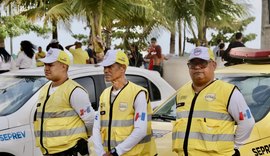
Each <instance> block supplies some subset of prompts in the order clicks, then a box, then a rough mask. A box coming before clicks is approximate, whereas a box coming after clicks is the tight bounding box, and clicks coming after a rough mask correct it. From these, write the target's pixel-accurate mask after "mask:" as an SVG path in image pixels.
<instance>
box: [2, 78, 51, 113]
mask: <svg viewBox="0 0 270 156" xmlns="http://www.w3.org/2000/svg"><path fill="white" fill-rule="evenodd" d="M47 81H48V80H47V79H46V78H44V77H29V76H21V77H13V76H0V116H6V115H9V114H11V113H13V112H15V111H17V110H18V109H19V108H21V107H22V106H23V105H24V104H25V103H26V102H27V100H29V99H30V98H31V97H32V96H33V94H34V93H35V92H36V91H38V90H39V89H40V87H42V86H43V85H44V84H45V83H46V82H47Z"/></svg>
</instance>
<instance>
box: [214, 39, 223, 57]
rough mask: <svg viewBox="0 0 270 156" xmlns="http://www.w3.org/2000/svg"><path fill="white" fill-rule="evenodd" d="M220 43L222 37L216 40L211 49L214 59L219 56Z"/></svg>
mask: <svg viewBox="0 0 270 156" xmlns="http://www.w3.org/2000/svg"><path fill="white" fill-rule="evenodd" d="M221 43H223V40H222V39H218V40H217V45H216V46H215V47H214V49H213V52H214V55H215V59H217V57H220V54H219V50H220V48H219V45H220V44H221Z"/></svg>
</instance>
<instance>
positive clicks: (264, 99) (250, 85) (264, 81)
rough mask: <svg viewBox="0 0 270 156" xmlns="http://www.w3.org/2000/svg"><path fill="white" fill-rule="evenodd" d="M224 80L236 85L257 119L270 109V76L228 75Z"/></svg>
mask: <svg viewBox="0 0 270 156" xmlns="http://www.w3.org/2000/svg"><path fill="white" fill-rule="evenodd" d="M223 80H225V81H227V82H230V83H232V84H234V85H236V86H237V87H238V88H239V90H240V91H241V93H242V94H243V95H244V98H245V100H246V102H247V104H248V106H249V108H250V110H251V113H252V115H253V116H254V119H255V121H259V120H261V119H262V118H263V117H264V116H265V115H266V114H268V112H269V110H270V77H269V76H243V77H227V78H223Z"/></svg>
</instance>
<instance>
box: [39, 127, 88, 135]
mask: <svg viewBox="0 0 270 156" xmlns="http://www.w3.org/2000/svg"><path fill="white" fill-rule="evenodd" d="M84 132H85V127H79V128H72V129H66V130H59V131H43V137H60V136H69V135H73V134H80V133H84ZM35 136H37V137H40V131H35Z"/></svg>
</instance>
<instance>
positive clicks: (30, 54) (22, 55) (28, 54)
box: [16, 40, 36, 69]
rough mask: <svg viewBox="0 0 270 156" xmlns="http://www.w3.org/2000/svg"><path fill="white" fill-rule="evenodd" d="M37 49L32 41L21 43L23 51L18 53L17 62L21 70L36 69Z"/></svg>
mask: <svg viewBox="0 0 270 156" xmlns="http://www.w3.org/2000/svg"><path fill="white" fill-rule="evenodd" d="M35 49H36V46H34V45H33V44H32V43H31V42H30V41H27V40H25V41H22V42H21V51H20V52H19V53H18V57H17V60H16V66H17V67H19V69H25V68H32V67H35V65H36V63H35V59H34V54H35V51H34V50H35Z"/></svg>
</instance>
